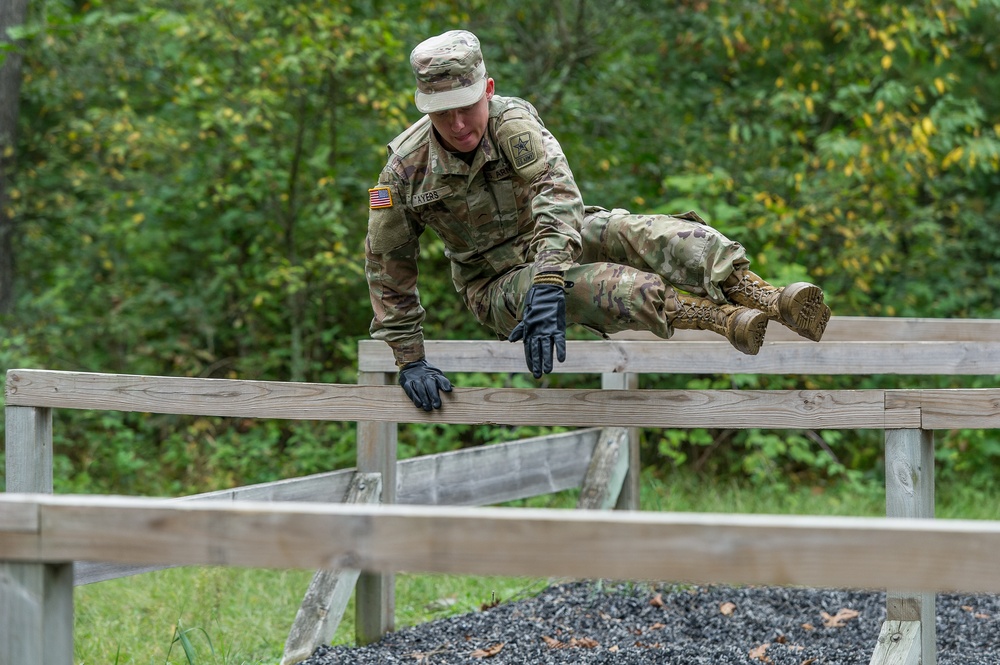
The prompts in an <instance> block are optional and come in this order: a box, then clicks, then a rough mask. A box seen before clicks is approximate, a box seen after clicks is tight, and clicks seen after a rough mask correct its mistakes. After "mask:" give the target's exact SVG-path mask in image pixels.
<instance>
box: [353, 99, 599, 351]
mask: <svg viewBox="0 0 1000 665" xmlns="http://www.w3.org/2000/svg"><path fill="white" fill-rule="evenodd" d="M388 151H389V159H388V163H387V164H386V166H385V168H384V169H383V170H382V173H381V175H380V176H379V181H378V185H377V186H376V187H374V188H373V189H372V190H370V194H371V202H370V203H371V205H370V211H369V219H368V236H367V238H366V240H365V258H366V260H365V273H366V276H367V279H368V287H369V292H370V295H371V301H372V308H373V310H374V314H375V315H374V318H373V320H372V324H371V335H372V337H374V338H375V339H381V340H383V341H385V342H387V343H388V344H389V346H391V347H392V349H393V353H394V354H395V358H396V362H397V364H399V365H400V366H402V365H404V364H406V363H408V362H413V361H414V360H419V359H421V358H423V357H424V348H423V332H422V323H423V320H424V315H425V313H424V309H423V308H422V307H421V305H420V298H419V294H418V291H417V257H418V256H419V253H420V246H419V237H420V235H421V233H423V231H424V229H425V228H426V227H430V228H431V229H433V230H434V232H435V233H436V234H437V235H438V236H439V237H440V238H441V240H442V241H443V243H444V246H445V255H446V256H447V258H448V259H449V261H450V262H451V268H452V270H451V277H452V282H453V283H454V285H455V289H456V290H457V291H458V292H459V293H461V294H462V296H463V297H464V298H465V301H466V304H467V305H470V309H471V302H472V300H473V297H474V295H475V294H476V293H477V292H478V291H479V290H481V289H483V288H485V286H486V285H487V284H488V283H489V282H490V281H491V280H493V279H495V278H496V277H497V276H499V275H502V274H504V273H505V272H507V271H509V270H511V269H513V268H515V267H518V266H521V267H523V266H525V265H529V264H531V265H533V267H534V269H535V270H536V271H538V272H544V271H549V270H566V269H567V268H569V266H570V265H572V264H573V263H574V261H575V260H576V259H577V258H578V257H579V255H580V234H579V231H578V229H579V228H580V223H581V221H582V219H583V208H584V206H583V200H582V197H581V196H580V191H579V189H577V186H576V182H575V181H574V179H573V173H572V171H571V170H570V168H569V164H568V163H567V161H566V157H565V155H564V154H563V151H562V148H561V147H560V146H559V142H558V141H557V140H556V139H555V137H554V136H552V134H551V133H549V132H548V130H546V129H545V127H544V125H543V124H542V121H541V119H540V118H539V117H538V114H537V112H536V111H535V109H534V107H533V106H532V105H531V104H529V103H528V102H526V101H524V100H522V99H517V98H515V97H499V96H494V97H493V98H492V99H491V100H490V103H489V122H488V123H487V131H486V133H485V135H484V136H483V139H482V141H481V142H480V144H479V148H478V149H477V150H476V152H475V157H474V159H473V161H472V164H471V165H468V164H466V163H465V162H464V161H462V160H461V159H460V158H459V157H457V156H455V155H453V154H452V153H450V152H449V151H448V150H446V149H445V148H444V147H442V145H441V144H440V142H439V141H438V139H437V137H436V135H435V133H434V131H433V127H432V125H431V122H430V118H429V117H427V116H424V117H423V118H422V119H421V120H419V121H417V122H416V123H415V124H414V125H413V126H411V127H410V128H409V129H407V130H406V131H405V132H403V133H402V134H400V135H399V136H398V137H396V139H394V140H393V141H392V142H391V143H390V144H389V146H388ZM477 316H478V315H477Z"/></svg>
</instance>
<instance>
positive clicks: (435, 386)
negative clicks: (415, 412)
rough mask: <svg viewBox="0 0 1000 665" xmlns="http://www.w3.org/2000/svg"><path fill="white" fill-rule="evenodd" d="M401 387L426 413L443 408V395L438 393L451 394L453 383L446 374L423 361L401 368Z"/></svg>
mask: <svg viewBox="0 0 1000 665" xmlns="http://www.w3.org/2000/svg"><path fill="white" fill-rule="evenodd" d="M399 385H401V386H403V390H404V391H405V392H406V395H407V397H409V398H410V399H411V400H412V401H413V403H414V404H415V405H416V406H417V408H419V409H423V410H424V411H430V410H431V409H440V408H441V395H440V394H439V393H438V391H440V390H443V391H444V392H446V393H450V392H451V381H449V380H448V377H446V376H445V375H444V372H442V371H441V370H439V369H438V368H437V367H435V366H434V365H431V364H430V363H429V362H427V361H426V360H423V359H421V360H416V361H414V362H412V363H407V364H406V365H403V367H402V368H400V370H399Z"/></svg>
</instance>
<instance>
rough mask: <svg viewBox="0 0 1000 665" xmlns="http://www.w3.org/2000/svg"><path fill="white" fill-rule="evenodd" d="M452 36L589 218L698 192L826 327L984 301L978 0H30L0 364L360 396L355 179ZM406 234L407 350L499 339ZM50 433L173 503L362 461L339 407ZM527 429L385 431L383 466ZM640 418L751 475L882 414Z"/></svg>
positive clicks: (978, 446)
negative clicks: (663, 423) (771, 423)
mask: <svg viewBox="0 0 1000 665" xmlns="http://www.w3.org/2000/svg"><path fill="white" fill-rule="evenodd" d="M459 26H465V27H469V28H471V29H473V30H474V31H475V32H476V33H477V34H478V35H479V36H480V38H481V39H482V41H483V45H484V51H485V55H486V59H487V64H488V66H489V70H490V74H491V75H492V76H493V77H494V78H495V79H496V81H497V90H498V92H499V94H503V95H518V96H522V97H525V98H527V99H528V100H529V101H532V102H533V103H534V104H535V105H536V106H537V107H538V108H539V109H540V111H541V112H542V114H543V117H544V118H545V120H546V124H547V125H548V126H549V127H550V128H551V129H552V131H553V132H554V133H555V135H556V136H557V137H558V138H559V140H560V142H561V143H562V145H563V148H564V149H565V151H566V152H567V155H568V156H569V158H570V161H571V163H572V165H573V167H574V172H575V175H576V177H577V181H578V183H579V184H580V186H581V189H582V190H583V192H584V196H585V198H586V200H587V202H588V203H592V204H598V205H604V206H607V207H615V206H623V207H629V208H631V209H632V210H634V211H636V212H648V211H659V212H675V211H682V210H688V209H695V210H697V211H698V212H699V213H700V214H702V215H703V216H704V217H705V218H706V219H708V220H709V221H710V222H711V223H713V224H714V225H716V226H717V227H718V228H720V229H721V230H723V232H725V233H726V234H727V235H729V236H730V237H732V238H734V239H736V240H739V241H740V242H742V243H743V244H744V245H745V246H746V247H747V248H748V250H749V252H750V255H751V258H752V260H753V264H754V267H755V269H756V270H757V271H758V272H759V273H761V274H762V275H764V276H765V277H767V278H770V279H771V280H772V281H775V282H778V283H783V282H790V281H795V280H799V279H804V278H810V279H813V280H815V281H817V282H819V283H820V284H822V285H823V287H824V289H825V291H826V293H827V295H828V298H829V300H830V302H831V305H832V306H833V309H834V312H835V313H836V314H841V315H846V314H854V315H889V316H891V315H899V316H924V317H944V318H948V317H986V318H990V317H995V316H996V305H995V302H996V297H995V294H996V293H997V292H998V290H1000V272H998V268H997V266H998V265H1000V249H998V248H1000V229H998V227H997V225H996V223H995V220H996V218H997V216H998V215H1000V76H998V75H997V74H998V69H1000V46H998V42H997V40H996V39H995V38H994V35H995V34H996V33H997V31H998V28H1000V5H998V3H997V2H996V1H995V0H978V1H977V0H951V1H945V0H936V1H934V2H930V3H927V2H921V3H918V2H900V3H888V4H886V3H882V2H877V1H876V0H838V1H837V2H833V3H815V2H808V1H806V0H784V1H781V2H770V3H761V2H759V0H756V1H751V0H720V1H719V2H701V1H696V0H685V1H684V2H679V3H666V4H658V3H633V2H626V1H625V0H612V1H611V2H607V1H606V0H605V1H603V2H597V1H596V0H555V1H553V2H549V3H485V2H482V1H481V0H476V1H474V2H471V3H465V4H464V5H463V9H458V8H457V6H456V5H455V4H454V3H451V2H440V1H433V0H425V1H419V2H412V3H396V4H392V3H389V4H386V3H372V2H368V1H367V0H351V1H349V2H341V3H321V2H316V1H314V0H306V1H305V2H299V3H292V4H287V3H285V4H282V3H278V4H275V3H268V2H262V1H261V0H224V1H223V2H208V1H207V0H182V2H179V3H177V2H174V3H166V2H162V1H161V0H154V1H153V2H143V3H140V2H136V1H135V0H122V1H121V2H115V3H109V2H90V3H66V2H61V1H58V0H43V1H41V2H34V3H31V5H30V7H29V21H28V24H27V25H25V26H21V27H19V28H17V29H16V30H15V31H14V36H16V37H18V38H20V39H21V40H23V41H22V43H23V49H24V55H25V58H24V69H23V72H24V80H23V85H22V89H21V94H22V99H21V117H20V125H19V127H18V143H17V146H16V167H17V170H16V172H15V173H13V180H12V182H11V188H10V190H9V194H10V206H11V208H12V211H11V212H12V213H13V214H14V216H15V219H16V220H17V224H18V226H17V232H18V236H17V238H16V253H17V260H18V262H17V275H18V278H17V294H18V297H17V301H16V303H15V307H14V310H13V311H12V312H11V313H10V314H8V315H6V316H4V317H3V318H2V319H0V367H3V368H11V367H19V366H20V367H25V366H32V367H47V368H52V369H69V370H86V371H106V372H123V373H134V374H166V375H183V376H204V377H239V378H261V379H277V380H296V381H319V382H344V383H352V382H354V380H355V366H356V344H357V341H358V340H359V339H362V338H365V337H366V336H367V329H368V324H369V321H370V317H371V312H370V306H369V304H368V298H367V293H366V291H367V290H366V287H365V284H364V278H363V274H362V272H363V256H362V243H363V238H364V234H365V230H366V222H367V210H366V199H365V190H366V189H367V188H368V187H369V186H370V185H371V183H372V182H373V181H374V178H375V177H376V175H377V173H378V171H379V169H380V168H381V165H382V163H383V160H384V144H385V143H386V142H387V141H388V140H390V139H391V138H392V137H393V136H395V135H396V134H397V133H398V132H399V131H400V130H401V129H402V128H404V127H405V126H406V125H407V124H409V123H410V122H412V121H413V120H415V119H416V118H417V114H416V112H415V110H414V109H413V107H412V81H411V76H410V73H409V69H408V63H407V55H408V53H409V50H410V49H411V48H412V46H413V45H415V44H416V43H417V42H418V41H420V40H421V39H423V38H425V37H426V36H428V35H430V34H434V33H437V32H440V31H442V30H446V29H450V28H453V27H459ZM8 48H13V47H12V46H11V47H8ZM426 240H427V242H426V243H425V246H424V249H425V251H424V254H423V257H422V263H421V281H420V287H421V296H422V299H423V301H424V303H425V305H429V306H428V308H427V309H428V313H429V318H428V320H427V322H426V332H427V334H428V336H429V337H432V338H448V337H452V338H464V339H485V338H487V337H488V336H489V333H487V332H486V331H485V330H484V329H483V328H481V327H480V326H478V325H477V324H476V323H475V322H474V320H473V318H472V317H471V316H470V315H469V314H468V313H467V312H465V311H464V308H463V306H462V304H461V303H460V302H459V299H458V298H457V297H456V295H455V293H454V289H453V287H452V285H451V283H450V276H449V268H448V265H447V260H446V258H445V257H444V254H443V248H442V246H441V244H440V242H439V241H436V240H434V239H433V238H427V239H426ZM454 378H455V379H456V382H457V383H461V382H463V381H468V382H470V383H468V384H466V385H508V383H509V384H510V385H536V384H534V383H533V382H530V381H527V380H524V379H523V377H520V378H517V377H515V378H513V379H508V378H506V377H486V376H480V375H470V376H469V377H465V378H459V377H454ZM522 380H524V381H525V383H523V384H520V383H518V382H519V381H522ZM592 381H593V377H579V376H560V377H553V378H550V379H547V382H546V383H545V385H553V386H562V387H583V386H589V385H590V383H588V382H592ZM879 381H883V379H880V378H878V377H875V378H872V379H830V378H823V377H818V378H816V377H785V378H782V377H730V376H724V377H708V378H706V377H649V380H648V381H647V380H645V379H644V385H646V386H648V387H671V388H697V387H746V388H781V387H784V388H793V387H802V388H818V387H821V388H837V387H841V388H843V387H854V386H856V385H858V384H865V385H868V384H871V383H877V382H879ZM945 383H947V382H945ZM993 383H994V382H989V381H988V382H986V383H985V384H984V385H992V384H993ZM893 385H903V384H902V383H897V384H893ZM905 385H906V386H908V387H916V386H920V385H937V384H936V383H935V382H934V380H931V379H926V378H920V377H911V378H910V379H907V383H906V384H905ZM57 418H58V420H57V425H56V428H55V433H56V436H57V437H58V440H57V445H56V463H57V473H56V484H57V487H58V488H59V489H60V491H69V490H71V491H116V492H127V493H133V492H134V493H150V494H173V493H181V492H187V491H191V490H194V489H212V488H216V487H224V486H228V485H231V484H241V483H244V482H257V481H261V480H271V479H274V478H277V477H281V476H283V475H299V474H300V473H308V472H312V471H319V470H324V469H327V468H332V467H335V466H344V465H348V464H350V463H351V461H352V458H353V450H352V448H353V440H352V437H353V426H352V425H350V424H339V423H331V424H323V423H281V422H254V423H250V422H244V421H234V420H225V419H217V418H178V417H158V416H148V415H141V414H88V413H68V414H63V413H60V414H58V415H57ZM539 431H542V430H540V429H537V428H535V429H531V428H525V429H520V430H507V429H504V428H485V427H474V426H459V427H451V428H448V427H423V428H405V430H404V432H403V434H402V436H401V439H400V451H401V454H403V455H413V454H423V453H430V452H436V451H440V450H447V449H452V448H457V447H461V446H469V445H480V444H482V443H486V442H489V441H495V440H503V439H506V438H508V437H510V438H516V437H519V436H524V435H528V434H532V433H536V432H539ZM645 437H646V448H645V452H644V455H645V458H646V461H647V463H649V464H652V465H656V466H659V467H662V468H672V467H675V466H691V467H694V468H695V469H696V470H704V471H712V472H715V473H719V474H733V475H742V476H749V477H751V478H755V479H757V482H759V483H760V484H767V483H772V482H776V479H780V478H786V479H792V480H794V479H817V478H819V479H830V478H844V477H851V474H857V473H863V474H867V476H869V477H870V476H871V474H877V473H878V471H879V469H878V464H879V459H880V449H881V441H880V439H879V436H878V434H877V433H869V432H859V433H852V434H850V435H840V436H839V438H837V437H838V435H837V433H833V432H822V433H815V432H812V433H811V432H802V433H774V432H766V431H761V432H738V433H734V432H721V431H714V430H704V431H692V432H647V433H646V434H645ZM997 445H998V444H997V443H996V435H995V433H990V432H987V433H976V432H967V433H947V434H943V435H942V436H941V446H940V447H939V461H940V463H941V466H942V470H941V473H943V474H956V475H957V476H968V477H971V478H975V479H976V480H975V482H977V483H978V482H985V480H984V477H983V474H984V471H983V470H984V469H988V468H990V466H991V465H992V464H993V463H994V462H995V461H996V455H997V451H996V447H997ZM827 448H828V449H827ZM831 451H832V453H831Z"/></svg>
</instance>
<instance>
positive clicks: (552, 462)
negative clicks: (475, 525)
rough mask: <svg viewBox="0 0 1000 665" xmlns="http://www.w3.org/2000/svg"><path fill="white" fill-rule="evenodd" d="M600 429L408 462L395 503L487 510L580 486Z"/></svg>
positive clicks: (401, 467) (404, 463)
mask: <svg viewBox="0 0 1000 665" xmlns="http://www.w3.org/2000/svg"><path fill="white" fill-rule="evenodd" d="M600 431H601V430H600V429H597V428H593V429H581V430H575V431H573V432H565V433H561V434H552V435H549V436H539V437H532V438H529V439H521V440H519V441H509V442H506V443H494V444H491V445H487V446H478V447H476V448H466V449H463V450H456V451H451V452H446V453H440V454H437V455H427V456H422V457H415V458H412V459H408V460H403V461H402V462H399V465H398V467H399V471H398V473H399V486H398V488H397V494H396V501H397V503H401V504H409V505H413V504H424V505H437V506H445V505H447V506H483V505H490V504H496V503H503V502H506V501H514V500H516V499H524V498H527V497H532V496H538V495H540V494H550V493H553V492H560V491H562V490H565V489H569V488H572V487H579V486H580V484H581V482H582V481H583V478H584V475H585V474H586V472H587V465H588V463H589V462H588V460H590V457H591V455H592V454H593V451H594V446H595V445H596V444H597V439H598V436H599V435H600ZM484 470H487V471H488V472H486V473H484Z"/></svg>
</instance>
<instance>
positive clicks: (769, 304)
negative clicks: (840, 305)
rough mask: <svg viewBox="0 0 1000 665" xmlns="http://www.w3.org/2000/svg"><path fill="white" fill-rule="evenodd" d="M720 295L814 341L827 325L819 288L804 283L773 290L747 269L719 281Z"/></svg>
mask: <svg viewBox="0 0 1000 665" xmlns="http://www.w3.org/2000/svg"><path fill="white" fill-rule="evenodd" d="M722 292H723V293H725V295H726V297H727V298H729V299H730V300H732V301H733V302H734V303H736V304H737V305H743V306H744V307H752V308H754V309H759V310H761V311H762V312H765V313H766V314H767V315H768V316H769V317H770V318H772V319H774V320H775V321H778V322H779V323H781V324H783V325H784V326H785V327H787V328H790V329H791V330H793V331H794V332H796V333H798V334H799V335H801V336H802V337H805V338H806V339H811V340H812V341H814V342H818V341H819V340H820V338H822V337H823V331H824V330H826V324H827V323H829V322H830V308H829V307H827V305H826V304H825V303H824V302H823V289H821V288H819V287H818V286H816V285H815V284H810V283H808V282H795V283H794V284H789V285H788V286H784V287H775V286H771V285H770V284H768V283H767V282H765V281H764V280H763V279H761V278H760V277H758V276H757V275H755V274H754V273H752V272H750V271H749V270H741V271H738V272H734V273H733V274H732V275H730V276H729V277H728V278H727V279H726V281H725V282H723V284H722Z"/></svg>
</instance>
